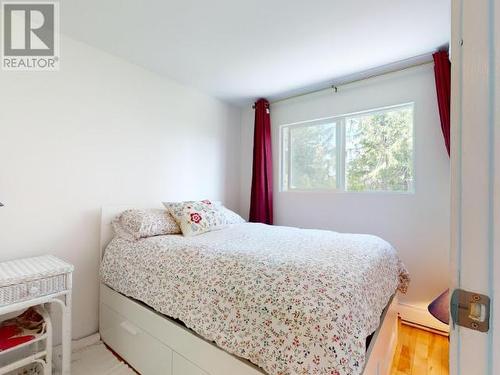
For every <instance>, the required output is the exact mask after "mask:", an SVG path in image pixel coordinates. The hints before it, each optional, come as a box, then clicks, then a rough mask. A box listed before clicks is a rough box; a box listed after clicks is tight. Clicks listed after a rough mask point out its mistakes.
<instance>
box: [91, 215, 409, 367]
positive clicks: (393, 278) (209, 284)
mask: <svg viewBox="0 0 500 375" xmlns="http://www.w3.org/2000/svg"><path fill="white" fill-rule="evenodd" d="M101 278H102V281H103V282H104V283H105V284H107V285H109V286H110V287H111V288H113V289H115V290H116V291H118V292H120V293H122V294H124V295H127V296H130V297H133V298H135V299H138V300H141V301H143V302H144V303H146V304H147V305H149V306H151V307H152V308H154V309H155V310H157V311H159V312H161V313H163V314H165V315H167V316H170V317H172V318H176V319H179V320H181V321H182V322H183V323H184V324H186V326H187V327H189V328H191V329H193V330H194V331H195V332H197V333H198V334H199V335H201V336H202V337H204V338H206V339H207V340H210V341H214V342H215V343H216V344H217V345H218V346H219V347H221V348H223V349H225V350H226V351H228V352H230V353H233V354H235V355H237V356H240V357H242V358H246V359H248V360H250V361H251V362H253V363H254V364H256V365H258V366H260V367H261V368H262V369H263V370H264V371H266V372H267V373H268V374H271V375H285V374H335V375H357V374H361V372H362V370H363V365H364V361H365V351H366V347H365V345H366V344H365V340H366V338H367V336H369V335H370V334H371V333H373V332H374V331H375V330H376V329H377V327H378V325H379V324H380V316H381V314H382V311H383V309H384V307H385V306H386V304H387V303H388V302H389V300H390V298H391V296H392V295H393V294H394V293H395V292H396V290H397V289H399V290H400V291H402V292H405V291H406V288H407V286H408V282H409V277H408V273H407V271H406V269H405V267H404V265H403V264H402V263H401V261H400V259H399V258H398V255H397V253H396V251H395V250H394V248H393V247H392V246H391V245H390V244H388V243H387V242H386V241H384V240H382V239H380V238H378V237H375V236H371V235H361V234H342V233H336V232H331V231H322V230H306V229H297V228H289V227H278V226H267V225H263V224H253V223H245V224H235V225H231V226H229V227H228V228H226V229H222V230H219V231H214V232H209V233H206V234H203V235H200V236H196V237H188V238H186V237H182V236H181V235H165V236H158V237H150V238H146V239H142V240H139V241H137V242H130V241H127V240H123V239H120V238H115V239H113V240H112V241H111V243H110V244H109V245H108V247H107V249H106V252H105V255H104V259H103V262H102V264H101Z"/></svg>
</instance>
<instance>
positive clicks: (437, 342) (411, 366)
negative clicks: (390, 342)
mask: <svg viewBox="0 0 500 375" xmlns="http://www.w3.org/2000/svg"><path fill="white" fill-rule="evenodd" d="M448 346H449V344H448V337H446V336H442V335H438V334H435V333H431V332H428V331H424V330H422V329H418V328H414V327H410V326H408V325H406V324H399V333H398V346H397V348H396V354H395V355H394V361H393V363H392V371H391V375H448Z"/></svg>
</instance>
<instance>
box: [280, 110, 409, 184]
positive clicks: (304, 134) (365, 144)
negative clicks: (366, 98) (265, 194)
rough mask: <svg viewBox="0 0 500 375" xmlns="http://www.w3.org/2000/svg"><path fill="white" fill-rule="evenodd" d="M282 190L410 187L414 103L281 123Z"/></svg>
mask: <svg viewBox="0 0 500 375" xmlns="http://www.w3.org/2000/svg"><path fill="white" fill-rule="evenodd" d="M281 146H282V147H281V150H282V154H281V157H282V160H281V188H282V190H284V191H286V190H345V191H389V192H411V191H413V104H405V105H400V106H395V107H390V108H384V109H381V110H375V111H367V112H362V113H357V114H353V115H346V116H339V117H335V118H331V119H326V120H319V121H308V122H304V123H300V124H292V125H284V126H282V128H281Z"/></svg>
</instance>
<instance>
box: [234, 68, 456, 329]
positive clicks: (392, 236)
mask: <svg viewBox="0 0 500 375" xmlns="http://www.w3.org/2000/svg"><path fill="white" fill-rule="evenodd" d="M407 102H414V103H415V109H414V110H415V124H414V126H415V158H416V160H415V194H391V193H334V192H332V193H312V192H280V191H279V185H278V181H279V179H278V171H279V163H278V162H279V153H278V150H279V143H278V139H279V132H278V130H279V126H280V125H282V124H287V123H292V122H297V121H304V120H311V119H317V118H322V117H328V116H335V115H341V114H347V113H351V112H356V111H361V110H367V109H371V108H377V107H383V106H388V105H394V104H400V103H407ZM253 116H254V112H253V110H252V109H251V108H248V109H247V110H246V111H244V112H243V113H242V159H241V170H242V175H241V179H242V181H241V211H242V212H244V213H247V212H248V207H249V197H250V182H251V165H252V142H253V121H254V118H253ZM271 120H272V126H273V137H274V139H273V148H274V149H273V154H274V155H273V156H274V171H275V173H274V191H275V193H274V199H275V201H274V202H275V203H274V210H275V222H276V224H278V225H290V226H298V227H305V228H324V229H332V230H335V231H340V232H355V233H356V232H357V233H372V234H376V235H379V236H381V237H382V238H384V239H386V240H388V241H389V242H391V243H392V244H393V245H394V246H395V247H396V248H397V249H398V250H399V252H400V254H401V257H402V259H403V261H404V262H405V264H406V265H407V267H408V269H409V271H410V274H411V277H412V283H411V286H410V290H409V292H408V295H407V296H403V297H401V303H402V306H401V307H400V309H401V312H402V314H403V315H404V316H405V317H407V318H408V319H411V320H415V321H418V322H419V323H423V324H427V325H433V326H434V327H435V328H440V329H443V326H442V325H440V324H438V322H437V321H436V320H435V319H434V318H432V317H430V316H429V315H428V313H427V311H426V308H427V304H428V303H429V302H430V301H431V300H432V299H433V298H434V297H435V296H437V295H438V294H440V293H441V292H442V291H443V290H444V289H446V288H447V285H448V281H449V271H448V268H449V258H448V256H449V210H450V205H449V201H450V195H449V173H450V170H449V159H448V155H447V153H446V149H445V146H444V143H443V138H442V135H441V129H440V120H439V114H438V109H437V102H436V93H435V86H434V75H433V68H432V65H430V64H429V65H425V66H422V67H418V68H413V69H410V70H407V71H401V72H398V73H393V74H391V75H386V76H381V77H377V78H373V79H370V80H365V81H363V82H360V83H356V84H352V85H349V86H345V87H342V88H340V91H339V92H338V93H336V94H335V93H332V92H330V91H327V92H321V93H317V94H311V95H307V96H305V97H301V98H296V99H291V100H287V101H283V102H279V103H276V104H274V105H272V106H271ZM434 323H436V324H434Z"/></svg>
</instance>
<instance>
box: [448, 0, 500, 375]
mask: <svg viewBox="0 0 500 375" xmlns="http://www.w3.org/2000/svg"><path fill="white" fill-rule="evenodd" d="M499 14H500V0H452V37H451V45H450V46H451V60H452V97H451V107H452V109H451V124H452V125H451V127H452V129H451V133H452V134H451V137H452V138H451V139H452V150H451V163H452V177H451V179H452V180H451V186H452V212H451V220H452V222H451V266H452V289H455V288H462V289H465V290H469V291H473V292H477V293H481V294H485V295H488V296H489V297H491V298H492V306H493V312H492V315H491V317H490V330H489V332H487V333H481V332H478V331H475V330H471V329H469V328H464V327H460V326H452V327H451V336H450V374H452V375H457V374H460V375H482V374H488V375H494V374H500V354H499V353H500V340H499V334H498V332H497V331H498V330H499V329H500V326H499V324H498V323H499V322H500V314H499V310H500V304H499V299H500V291H499V289H500V260H499V258H500V231H499V227H500V205H499V201H500V158H499V154H500V100H499V99H500V98H499V96H500V92H499V90H498V88H499V87H500V80H499V79H500V69H499V61H500V57H499V56H500V44H499V42H498V40H499V39H500V29H499V21H500V17H499Z"/></svg>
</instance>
